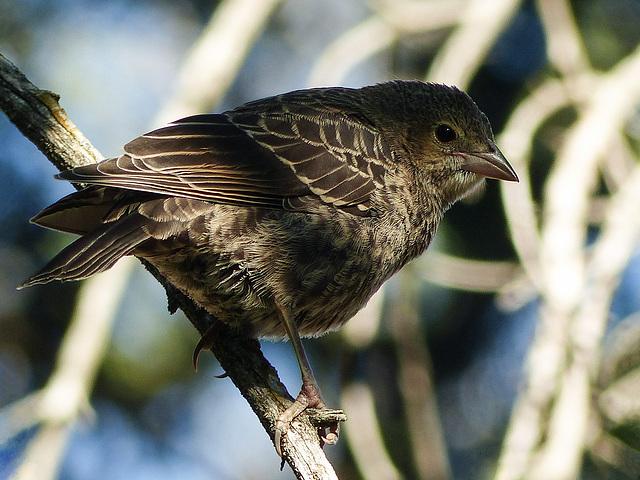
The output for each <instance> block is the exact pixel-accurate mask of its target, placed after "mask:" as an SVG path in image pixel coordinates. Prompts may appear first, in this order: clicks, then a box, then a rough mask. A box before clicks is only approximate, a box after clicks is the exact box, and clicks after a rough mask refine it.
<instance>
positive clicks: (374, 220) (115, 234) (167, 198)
mask: <svg viewBox="0 0 640 480" xmlns="http://www.w3.org/2000/svg"><path fill="white" fill-rule="evenodd" d="M124 151H125V153H124V155H122V156H120V157H117V158H111V159H108V160H105V161H103V162H101V163H99V164H96V165H88V166H82V167H78V168H74V169H72V170H68V171H65V172H62V173H60V174H59V175H57V178H61V179H64V180H69V181H71V182H78V183H82V184H85V185H89V186H87V187H86V188H84V189H83V190H81V191H79V192H76V193H73V194H71V195H69V196H67V197H65V198H63V199H61V200H60V201H58V202H56V203H55V204H53V205H52V206H50V207H48V208H46V209H45V210H43V211H42V212H41V213H39V214H38V215H36V216H35V217H34V218H33V219H32V221H33V222H34V223H36V224H38V225H41V226H43V227H48V228H52V229H55V230H61V231H65V232H71V233H75V234H79V235H81V237H80V238H79V239H78V240H76V241H75V242H74V243H72V244H71V245H70V246H68V247H67V248H65V249H64V250H63V251H62V252H61V253H60V254H58V255H57V256H56V257H55V258H54V259H53V260H52V261H51V262H50V263H49V264H48V265H47V266H45V267H44V268H43V269H42V270H41V271H40V272H39V273H37V274H36V275H34V276H33V277H31V278H30V279H29V280H27V281H26V282H25V283H24V284H23V286H28V285H34V284H39V283H46V282H49V281H51V280H79V279H82V278H86V277H89V276H91V275H94V274H96V273H99V272H101V271H104V270H106V269H108V268H109V267H111V266H112V265H113V264H114V263H115V262H116V261H117V260H118V259H119V258H120V257H122V256H123V255H135V256H137V257H142V258H144V259H146V260H147V261H148V262H150V263H151V264H152V265H154V266H155V267H156V268H157V269H158V271H159V272H160V273H162V275H164V276H165V277H166V278H167V279H168V280H169V281H170V282H171V283H172V284H173V285H174V286H175V287H177V288H178V289H179V290H180V291H182V292H183V293H184V294H186V295H187V296H188V297H190V298H191V299H192V300H193V301H195V302H196V303H197V304H198V305H200V306H201V307H203V308H205V309H206V310H207V311H208V312H209V313H210V314H212V315H213V316H214V317H215V318H217V319H218V320H219V321H220V322H222V323H224V324H227V325H230V326H232V327H237V328H238V329H241V330H242V331H244V332H246V333H248V334H250V335H254V336H257V337H271V338H283V337H288V338H289V339H290V340H291V343H292V345H293V348H294V350H295V353H296V357H297V359H298V363H299V366H300V371H301V374H302V390H301V392H300V394H299V395H298V398H297V399H296V401H295V402H294V403H293V404H292V405H291V406H290V407H289V408H288V409H286V410H285V411H284V412H283V413H282V414H281V416H280V418H279V419H278V422H277V429H276V432H277V434H276V439H275V445H276V449H277V450H278V452H279V453H280V436H281V435H282V434H283V433H284V432H286V429H287V428H288V425H289V424H290V422H291V420H292V419H293V418H295V416H297V415H298V414H299V413H300V412H302V411H303V410H304V409H305V408H307V407H314V408H326V407H325V404H324V402H323V400H322V398H321V396H320V392H319V388H318V385H317V383H316V381H315V379H314V377H313V374H312V371H311V368H310V366H309V363H308V361H307V358H306V356H305V353H304V350H303V347H302V343H301V341H300V337H301V336H302V337H313V336H318V335H321V334H323V333H325V332H328V331H331V330H336V329H338V328H340V327H341V326H342V325H343V324H344V323H345V322H346V321H347V320H349V319H350V318H351V317H352V316H353V315H354V314H355V313H356V312H357V311H358V310H359V309H360V308H362V307H363V306H364V305H365V303H366V302H367V300H368V299H369V298H370V297H371V296H372V295H373V294H374V293H375V292H376V290H378V288H379V287H380V286H381V285H382V283H383V282H385V281H386V280H387V279H388V278H389V277H391V276H392V275H393V274H394V273H396V272H397V271H398V270H399V269H400V268H401V267H402V266H403V265H404V264H405V263H407V262H408V261H409V260H411V259H412V258H414V257H416V256H418V255H420V254H421V253H422V252H424V251H425V249H426V248H427V246H428V245H429V242H430V241H431V239H432V237H433V235H434V234H435V232H436V228H437V226H438V223H439V222H440V219H441V218H442V215H443V214H444V212H445V211H446V210H447V209H448V208H449V206H450V205H451V204H452V203H454V202H455V201H456V200H458V199H460V198H461V197H463V196H465V195H466V194H468V193H469V192H471V191H472V190H474V189H476V188H477V187H479V186H480V185H481V184H482V183H483V181H484V178H485V177H490V178H496V179H501V180H509V181H517V176H516V173H515V172H514V171H513V169H512V168H511V166H510V165H509V163H508V162H507V160H506V159H505V158H504V157H503V155H502V154H501V153H500V151H499V150H498V148H497V147H496V145H495V143H494V138H493V133H492V131H491V126H490V124H489V121H488V120H487V117H486V116H485V115H484V114H483V113H482V112H481V111H480V110H479V109H478V107H477V106H476V104H475V103H474V102H473V101H472V100H471V98H470V97H469V96H468V95H467V94H465V93H463V92H461V91H460V90H458V89H456V88H451V87H447V86H444V85H437V84H430V83H422V82H418V81H394V82H388V83H382V84H378V85H373V86H369V87H364V88H361V89H349V88H319V89H311V90H300V91H295V92H290V93H286V94H283V95H278V96H274V97H269V98H265V99H262V100H257V101H254V102H250V103H247V104H245V105H242V106H240V107H238V108H235V109H233V110H229V111H227V112H224V113H221V114H207V115H196V116H192V117H187V118H184V119H182V120H178V121H176V122H174V123H172V124H170V125H168V126H166V127H163V128H160V129H158V130H155V131H153V132H151V133H147V134H146V135H143V136H141V137H138V138H136V139H135V140H133V141H131V142H130V143H128V144H127V145H125V147H124ZM205 337H207V334H205ZM210 340H211V339H209V340H207V341H204V342H203V344H204V345H205V346H206V345H207V343H208V342H209V341H210ZM200 346H202V344H201V345H200ZM196 353H197V352H196ZM328 438H329V439H330V440H331V442H334V441H336V440H337V432H330V434H329V436H328Z"/></svg>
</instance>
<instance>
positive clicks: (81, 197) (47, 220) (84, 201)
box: [31, 187, 118, 235]
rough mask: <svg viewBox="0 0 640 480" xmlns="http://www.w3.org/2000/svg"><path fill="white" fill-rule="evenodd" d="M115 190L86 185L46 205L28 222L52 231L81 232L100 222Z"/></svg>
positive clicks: (110, 204) (106, 211)
mask: <svg viewBox="0 0 640 480" xmlns="http://www.w3.org/2000/svg"><path fill="white" fill-rule="evenodd" d="M117 193H118V192H117V191H116V190H115V189H113V188H106V187H88V188H85V189H84V190H80V191H78V192H74V193H72V194H70V195H67V196H66V197H64V198H62V199H60V200H58V201H57V202H56V203H54V204H53V205H51V206H49V207H47V208H45V209H44V210H43V211H41V212H40V213H39V214H37V215H36V216H35V217H33V218H32V219H31V223H35V224H36V225H40V226H41V227H45V228H50V229H52V230H59V231H62V232H67V233H75V234H77V235H84V234H86V233H88V232H90V231H92V230H93V229H95V228H96V227H98V225H100V224H101V223H102V222H103V220H104V217H105V216H106V215H107V213H108V212H109V211H110V210H111V209H112V208H113V207H114V205H115V202H116V197H117Z"/></svg>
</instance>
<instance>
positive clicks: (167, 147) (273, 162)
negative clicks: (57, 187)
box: [58, 97, 390, 215]
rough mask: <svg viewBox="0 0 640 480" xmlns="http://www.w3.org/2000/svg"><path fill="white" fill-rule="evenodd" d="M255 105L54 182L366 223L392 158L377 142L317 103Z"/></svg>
mask: <svg viewBox="0 0 640 480" xmlns="http://www.w3.org/2000/svg"><path fill="white" fill-rule="evenodd" d="M278 98H280V101H282V98H281V97H276V100H274V99H271V100H270V101H271V102H272V103H273V102H275V101H277V100H278ZM251 105H252V104H249V106H251ZM260 106H261V104H260V103H258V104H254V105H253V108H254V109H255V110H251V109H250V108H249V109H247V108H245V109H244V110H243V109H238V110H232V111H230V112H227V113H225V114H211V115H196V116H193V117H187V118H185V119H182V120H179V121H177V122H175V123H173V124H170V125H168V126H166V127H163V128H160V129H157V130H154V131H153V132H150V133H148V134H146V135H143V136H141V137H138V138H136V139H135V140H133V141H131V142H129V143H128V144H127V145H126V146H125V148H124V149H125V154H124V155H122V156H121V157H119V158H113V159H109V160H106V161H104V162H102V163H100V164H98V165H87V166H83V167H78V168H75V169H73V170H70V171H66V172H62V173H60V174H59V175H58V177H59V178H62V179H65V180H70V181H73V182H80V183H88V184H93V185H100V186H105V187H117V188H123V189H129V190H138V191H144V192H153V193H157V194H162V195H168V196H171V195H174V196H180V197H184V198H192V199H197V200H203V201H208V202H222V203H230V204H235V205H253V206H263V207H269V208H285V209H302V206H304V209H306V210H313V204H314V202H315V204H316V205H320V204H328V205H333V206H334V207H336V208H343V209H345V211H349V212H351V213H353V212H355V214H357V215H367V214H368V209H369V206H370V205H369V203H370V198H371V195H372V194H373V192H374V191H375V190H376V188H377V186H378V185H380V184H381V183H382V180H383V179H382V175H383V174H384V168H382V164H381V162H383V161H384V158H385V157H387V156H389V155H390V150H389V148H388V146H387V145H386V143H385V142H384V141H383V139H382V137H381V135H380V134H379V133H377V132H376V131H375V130H373V128H372V127H371V126H369V125H364V124H362V123H359V122H358V121H356V120H355V119H353V118H350V117H348V116H345V115H344V114H339V113H336V112H335V111H332V110H330V109H326V108H325V109H320V108H319V107H318V106H317V105H316V106H314V105H313V104H310V105H297V104H296V105H293V106H291V105H281V109H280V110H279V111H275V110H271V111H269V109H266V110H264V111H263V110H260V109H259V107H260ZM262 107H264V105H262ZM376 166H377V167H379V168H377V167H376ZM314 198H315V200H314ZM296 199H299V200H296ZM352 207H357V208H352Z"/></svg>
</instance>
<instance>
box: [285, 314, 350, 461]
mask: <svg viewBox="0 0 640 480" xmlns="http://www.w3.org/2000/svg"><path fill="white" fill-rule="evenodd" d="M278 307H279V310H280V316H281V320H282V323H283V325H284V328H285V330H286V332H287V336H288V337H289V339H290V340H291V345H293V351H294V352H295V354H296V359H297V360H298V365H299V367H300V374H301V376H302V388H301V389H300V393H299V394H298V396H297V397H296V399H295V401H294V402H293V403H292V404H291V405H289V407H288V408H287V409H286V410H285V411H284V412H282V413H281V414H280V416H279V417H278V420H277V421H276V428H275V435H274V439H273V443H274V445H275V447H276V452H277V453H278V455H280V456H282V447H281V440H282V436H284V435H286V433H287V430H288V428H289V425H290V424H291V421H292V420H293V419H294V418H296V417H297V416H298V415H300V414H301V413H302V412H303V411H305V410H306V409H307V408H315V409H318V410H323V409H327V406H326V405H325V403H324V400H323V399H322V396H321V394H320V387H319V386H318V382H316V379H315V377H314V376H313V371H312V370H311V365H309V360H308V359H307V354H306V353H305V351H304V347H303V346H302V340H301V339H300V334H299V333H298V327H297V326H296V324H295V319H294V318H293V313H292V312H291V309H290V308H287V307H283V306H281V305H279V306H278ZM339 429H340V424H339V423H337V422H336V424H335V425H332V426H331V427H329V432H328V433H327V432H326V430H325V429H323V431H322V432H320V437H321V438H322V440H323V441H324V443H326V444H328V445H335V444H336V443H337V442H338V433H339Z"/></svg>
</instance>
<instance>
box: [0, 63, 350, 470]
mask: <svg viewBox="0 0 640 480" xmlns="http://www.w3.org/2000/svg"><path fill="white" fill-rule="evenodd" d="M58 98H59V97H58V96H57V95H56V94H53V93H51V92H48V91H45V90H41V89H39V88H37V87H36V86H34V85H33V84H32V83H31V82H29V80H28V79H27V78H26V77H25V76H24V74H22V72H20V71H19V70H18V69H17V68H16V67H15V66H14V65H13V64H12V63H11V62H9V61H8V60H7V59H6V58H4V57H3V56H2V55H0V108H1V109H2V110H3V111H4V112H5V113H6V114H7V116H8V118H9V119H10V120H11V121H12V122H13V123H14V124H15V125H16V126H17V127H18V129H20V131H21V132H22V133H23V134H24V135H25V137H27V138H28V139H29V140H30V141H31V142H33V143H34V144H35V145H36V146H37V147H38V148H39V149H40V151H42V152H43V153H44V154H45V156H46V157H47V158H48V159H49V160H50V161H51V162H52V163H53V164H54V165H55V166H56V167H58V168H59V169H61V170H63V169H67V168H71V167H74V166H79V165H85V164H89V163H95V162H96V161H98V160H99V159H101V158H102V156H101V155H100V153H99V152H98V151H97V150H96V149H95V148H94V147H93V146H92V145H91V143H90V142H89V141H88V140H87V139H86V138H85V137H84V135H82V133H81V132H80V131H79V130H78V129H77V127H76V126H75V125H74V124H73V123H72V122H71V120H70V119H69V118H68V117H67V115H66V113H65V111H64V110H63V109H62V108H61V107H60V105H59V104H58ZM147 268H148V269H149V270H150V271H151V273H152V274H153V275H154V276H155V277H156V278H157V279H158V280H159V281H160V283H161V284H162V285H163V286H164V287H165V289H166V290H167V295H168V298H169V303H170V305H172V306H176V307H179V308H181V309H182V310H183V311H184V312H185V314H186V316H187V317H188V318H189V320H190V321H191V323H192V324H193V325H194V326H195V327H196V329H198V331H200V332H201V333H204V332H205V331H206V330H207V329H208V328H209V326H211V325H212V324H213V322H214V321H215V320H214V319H213V318H212V317H211V316H210V315H209V314H208V313H207V312H206V311H204V310H203V309H201V308H199V307H198V306H197V305H195V304H194V303H193V302H192V301H191V300H189V299H188V298H187V297H186V296H184V295H183V294H182V293H180V292H179V291H177V290H176V289H175V288H174V287H173V286H172V285H171V284H169V283H168V282H167V281H166V279H164V278H163V277H162V276H161V275H160V274H159V273H158V272H157V271H156V270H155V269H154V268H153V267H151V266H150V265H147ZM212 350H213V352H214V354H215V356H216V357H217V358H218V360H219V362H220V364H221V366H222V368H224V370H225V372H226V373H227V374H228V376H229V377H230V378H231V380H232V381H233V382H234V384H235V385H236V387H237V388H238V389H239V390H240V392H241V393H242V395H243V396H244V397H245V399H246V400H247V401H248V402H249V404H250V406H251V408H252V409H253V411H254V412H255V413H256V415H257V416H258V417H259V419H260V422H261V423H262V425H263V427H264V428H265V430H266V431H267V433H268V434H269V436H270V438H271V439H273V436H274V426H275V421H276V419H277V417H278V415H279V414H280V412H281V411H283V410H284V408H285V407H286V406H287V405H288V404H289V403H290V402H291V401H292V398H291V396H290V395H289V394H288V392H287V390H286V388H285V386H284V385H283V384H282V383H281V382H280V380H279V378H278V375H277V372H276V371H275V369H274V368H273V367H272V366H271V365H270V364H269V363H268V362H267V360H266V359H265V358H264V356H263V355H262V352H261V351H260V345H259V343H258V342H257V341H256V340H253V339H248V338H244V337H241V336H239V335H237V334H235V333H234V332H233V331H230V329H226V328H223V329H222V331H221V333H220V336H219V339H218V341H217V342H216V344H215V346H214V348H213V349H212ZM327 417H328V418H327ZM343 420H345V416H344V414H343V413H342V412H339V411H338V412H333V413H329V414H327V415H324V416H322V417H321V416H319V415H316V414H314V412H310V413H309V414H303V415H301V416H300V417H298V418H297V419H296V420H295V421H294V422H293V423H292V425H291V428H290V429H289V431H288V433H287V435H286V437H285V439H284V441H283V445H282V451H283V458H284V460H286V461H287V462H288V463H289V465H290V466H291V468H292V470H293V472H294V474H295V475H296V476H297V478H303V479H311V478H313V479H325V478H326V479H332V478H337V477H336V475H335V472H334V470H333V467H332V466H331V464H330V463H329V462H328V460H327V458H326V456H325V455H324V452H323V451H322V446H321V444H320V440H319V437H318V433H317V430H318V428H319V427H320V426H322V425H326V424H327V423H331V422H335V421H343Z"/></svg>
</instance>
